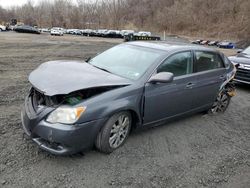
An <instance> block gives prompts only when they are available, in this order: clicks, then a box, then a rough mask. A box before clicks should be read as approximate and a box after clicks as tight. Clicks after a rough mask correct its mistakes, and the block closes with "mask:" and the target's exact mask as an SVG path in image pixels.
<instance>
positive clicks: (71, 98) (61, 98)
mask: <svg viewBox="0 0 250 188" xmlns="http://www.w3.org/2000/svg"><path fill="white" fill-rule="evenodd" d="M119 87H121V86H105V87H97V88H88V89H84V90H79V91H75V92H72V93H70V94H67V95H54V96H46V95H44V94H43V93H41V92H39V91H38V90H36V89H35V88H34V87H32V88H31V89H30V97H31V100H32V104H33V107H34V109H35V110H36V109H37V108H38V107H39V106H49V107H56V106H58V105H63V104H64V105H76V104H78V103H79V102H81V101H83V100H85V99H88V98H90V97H93V96H95V95H98V94H101V93H104V92H107V91H110V90H113V89H116V88H119Z"/></svg>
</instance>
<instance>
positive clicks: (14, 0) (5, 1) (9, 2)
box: [0, 0, 76, 8]
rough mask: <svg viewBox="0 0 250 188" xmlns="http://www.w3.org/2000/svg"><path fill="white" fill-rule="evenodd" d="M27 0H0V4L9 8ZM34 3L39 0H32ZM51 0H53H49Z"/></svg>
mask: <svg viewBox="0 0 250 188" xmlns="http://www.w3.org/2000/svg"><path fill="white" fill-rule="evenodd" d="M27 1H28V0H0V6H1V7H3V8H9V7H11V6H21V5H23V4H25V3H26V2H27ZM32 1H33V2H34V3H35V4H36V3H37V2H39V1H41V0H32ZM50 1H53V0H50ZM72 1H73V2H76V0H72Z"/></svg>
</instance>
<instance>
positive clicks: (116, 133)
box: [109, 114, 130, 148]
mask: <svg viewBox="0 0 250 188" xmlns="http://www.w3.org/2000/svg"><path fill="white" fill-rule="evenodd" d="M129 127H130V118H129V116H127V115H124V114H122V115H120V116H119V117H118V119H117V120H116V122H115V123H114V124H113V126H112V128H111V131H110V136H109V145H110V147H112V148H118V147H119V146H120V145H121V144H122V143H123V142H124V140H125V139H126V137H127V135H128V132H129Z"/></svg>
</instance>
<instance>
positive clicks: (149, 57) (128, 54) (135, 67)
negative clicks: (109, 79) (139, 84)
mask: <svg viewBox="0 0 250 188" xmlns="http://www.w3.org/2000/svg"><path fill="white" fill-rule="evenodd" d="M163 53H164V52H163V51H160V50H159V51H156V50H152V49H147V48H142V47H136V46H132V45H119V46H115V47H113V48H111V49H109V50H107V51H105V52H103V53H102V54H100V55H98V56H96V57H94V58H93V59H91V60H90V61H89V63H90V64H91V65H93V66H96V67H98V68H100V69H104V70H106V71H108V72H111V73H113V74H116V75H118V76H122V77H125V78H128V79H132V80H137V79H139V78H140V77H141V76H142V75H143V74H144V73H145V72H146V70H147V69H148V68H149V67H150V66H151V65H152V64H153V63H154V62H155V61H156V60H157V59H158V58H159V57H160V56H161V55H163Z"/></svg>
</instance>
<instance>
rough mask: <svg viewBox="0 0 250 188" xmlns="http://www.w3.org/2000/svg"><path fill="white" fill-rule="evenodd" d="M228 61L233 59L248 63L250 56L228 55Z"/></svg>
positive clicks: (237, 61) (249, 63)
mask: <svg viewBox="0 0 250 188" xmlns="http://www.w3.org/2000/svg"><path fill="white" fill-rule="evenodd" d="M228 58H229V59H230V61H233V62H235V63H242V64H248V65H250V58H248V57H245V56H230V57H228Z"/></svg>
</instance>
